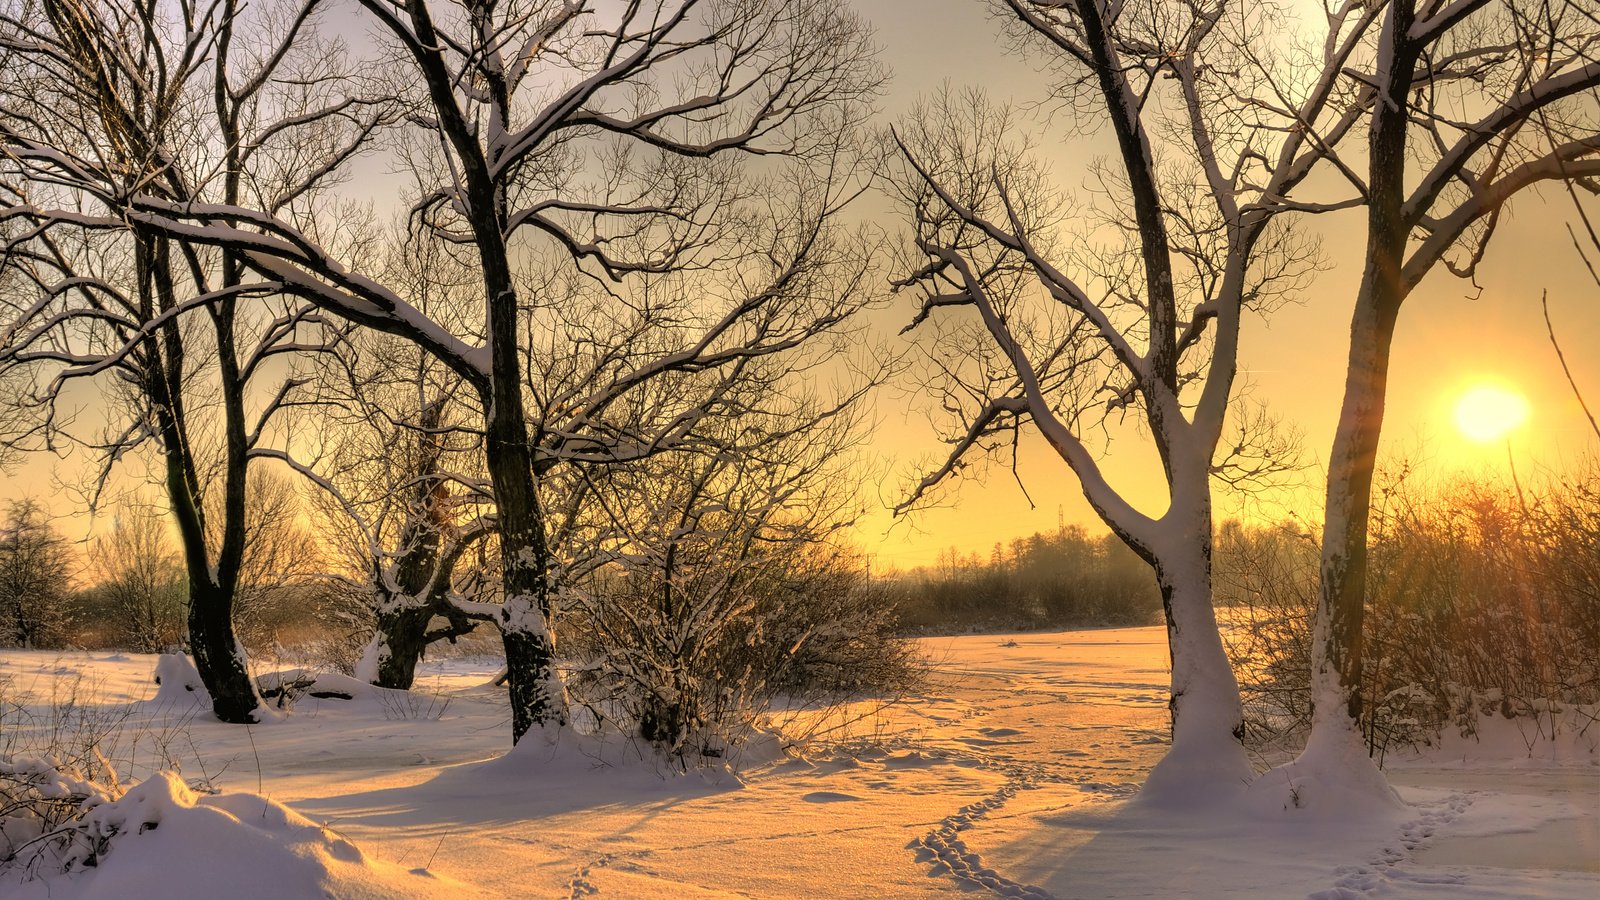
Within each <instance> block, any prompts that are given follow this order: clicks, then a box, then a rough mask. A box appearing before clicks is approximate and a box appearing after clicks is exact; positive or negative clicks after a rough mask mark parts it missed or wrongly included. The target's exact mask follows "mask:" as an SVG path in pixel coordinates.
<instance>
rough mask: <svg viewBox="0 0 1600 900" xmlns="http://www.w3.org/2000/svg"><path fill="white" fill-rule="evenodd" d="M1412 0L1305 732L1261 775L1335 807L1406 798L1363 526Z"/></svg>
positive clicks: (1376, 428)
mask: <svg viewBox="0 0 1600 900" xmlns="http://www.w3.org/2000/svg"><path fill="white" fill-rule="evenodd" d="M1415 7H1416V4H1415V0H1394V2H1393V3H1392V4H1391V5H1390V7H1389V11H1388V14H1387V15H1388V18H1387V20H1386V21H1385V22H1384V31H1383V34H1382V37H1381V38H1380V41H1379V49H1378V78H1379V83H1380V89H1381V96H1380V97H1379V98H1378V100H1377V102H1376V103H1375V104H1374V108H1373V113H1372V132H1371V137H1370V138H1369V139H1368V171H1369V187H1368V204H1367V250H1366V266H1365V268H1364V269H1363V271H1362V275H1361V288H1360V290H1359V292H1358V293H1357V294H1356V304H1355V312H1354V314H1353V315H1352V317H1351V320H1350V353H1349V359H1348V368H1347V370H1346V374H1345V390H1344V401H1343V404H1342V405H1341V407H1340V410H1339V427H1338V430H1337V431H1335V432H1334V437H1333V450H1332V452H1331V453H1330V455H1329V458H1328V497H1327V506H1326V507H1325V512H1324V516H1323V534H1322V568H1321V579H1320V582H1319V585H1318V589H1317V608H1316V612H1315V613H1314V615H1313V619H1312V628H1311V733H1310V735H1308V736H1307V738H1306V746H1305V749H1304V750H1302V751H1301V753H1300V755H1299V757H1297V758H1296V759H1295V760H1294V762H1292V763H1290V764H1288V765H1286V766H1282V767H1279V768H1277V769H1274V770H1273V771H1272V772H1269V773H1268V774H1267V775H1265V776H1263V777H1262V779H1261V782H1260V785H1259V787H1258V789H1257V790H1258V792H1259V793H1260V794H1261V795H1262V796H1263V797H1265V798H1266V804H1264V805H1268V806H1270V805H1271V804H1277V803H1281V804H1282V805H1283V807H1284V808H1290V807H1296V808H1311V809H1313V810H1317V811H1322V812H1331V813H1333V814H1335V815H1348V814H1350V813H1352V812H1360V813H1375V814H1381V813H1384V812H1387V811H1392V810H1393V809H1396V808H1399V807H1402V806H1403V805H1404V804H1403V802H1402V801H1401V800H1400V798H1399V796H1398V795H1396V794H1395V792H1394V790H1393V789H1392V788H1391V787H1389V784H1388V781H1387V780H1386V779H1385V778H1384V776H1383V773H1382V772H1380V771H1379V770H1378V767H1377V765H1376V764H1375V763H1374V762H1373V761H1372V759H1371V758H1370V756H1369V755H1368V754H1367V751H1366V747H1365V746H1364V742H1363V741H1362V739H1361V729H1360V726H1359V724H1358V723H1359V721H1360V718H1361V711H1362V710H1361V675H1362V651H1363V619H1364V617H1365V615H1364V614H1365V611H1366V594H1367V527H1368V519H1369V517H1370V514H1371V509H1372V480H1373V470H1374V468H1375V467H1376V463H1377V456H1378V440H1379V438H1380V436H1381V433H1382V429H1383V406H1384V400H1385V396H1386V393H1387V389H1388V381H1389V351H1390V346H1391V344H1392V343H1393V341H1394V328H1395V322H1396V320H1397V318H1398V317H1399V314H1400V305H1401V303H1402V302H1403V301H1404V300H1405V296H1406V289H1405V287H1404V285H1403V283H1402V280H1401V269H1402V267H1403V265H1404V261H1405V251H1406V241H1407V237H1408V235H1409V228H1408V227H1407V225H1406V222H1405V218H1404V215H1403V211H1402V205H1403V203H1404V200H1405V196H1406V193H1405V168H1406V129H1407V125H1408V122H1409V119H1408V112H1407V105H1408V102H1409V91H1410V88H1411V86H1412V83H1413V81H1414V73H1415V70H1416V67H1417V51H1416V48H1415V47H1413V46H1412V44H1411V42H1410V40H1409V39H1408V38H1407V36H1406V35H1407V34H1408V32H1409V31H1410V28H1411V25H1412V22H1413V21H1414V19H1415V12H1416V9H1415Z"/></svg>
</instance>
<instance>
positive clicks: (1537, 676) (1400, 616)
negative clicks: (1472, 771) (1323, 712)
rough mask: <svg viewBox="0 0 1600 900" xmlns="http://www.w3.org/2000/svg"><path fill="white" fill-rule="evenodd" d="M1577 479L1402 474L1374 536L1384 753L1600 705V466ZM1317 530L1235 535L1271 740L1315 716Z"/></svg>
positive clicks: (1373, 663) (1240, 587)
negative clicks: (1438, 478) (1311, 654)
mask: <svg viewBox="0 0 1600 900" xmlns="http://www.w3.org/2000/svg"><path fill="white" fill-rule="evenodd" d="M1576 471H1578V472H1579V474H1577V475H1575V476H1569V478H1568V479H1567V480H1565V481H1562V482H1553V483H1549V484H1544V485H1533V486H1529V485H1524V486H1523V489H1521V490H1518V489H1516V488H1515V487H1514V486H1506V485H1497V484H1492V483H1485V482H1472V481H1461V482H1455V483H1451V484H1447V485H1445V486H1443V487H1440V488H1436V489H1431V490H1427V489H1422V488H1418V487H1413V486H1411V485H1410V484H1408V483H1407V482H1406V481H1405V480H1404V479H1400V478H1393V479H1390V481H1389V482H1388V483H1386V484H1385V485H1384V486H1383V487H1382V488H1381V489H1380V490H1379V492H1378V498H1379V502H1378V504H1377V505H1376V507H1375V509H1374V512H1373V520H1372V529H1371V537H1370V551H1369V552H1370V567H1371V569H1370V575H1369V578H1368V595H1367V622H1366V634H1365V640H1366V645H1367V649H1366V667H1365V672H1364V684H1363V690H1362V701H1363V703H1362V717H1361V727H1362V729H1363V732H1364V734H1365V735H1366V738H1367V742H1368V745H1369V747H1370V748H1371V749H1372V750H1373V751H1374V752H1376V753H1381V752H1382V751H1383V749H1384V748H1385V747H1387V746H1390V745H1392V744H1396V743H1415V742H1423V741H1432V740H1433V739H1434V738H1435V737H1436V736H1437V735H1438V734H1439V733H1440V732H1441V730H1443V729H1445V728H1452V729H1456V730H1458V731H1460V732H1462V733H1470V732H1471V731H1473V730H1474V729H1475V728H1477V727H1478V723H1479V722H1480V721H1481V718H1482V716H1483V715H1484V714H1486V713H1492V714H1496V715H1500V716H1503V717H1506V718H1512V717H1525V718H1528V719H1530V720H1536V721H1538V722H1540V723H1541V728H1545V729H1547V730H1555V729H1557V728H1559V727H1562V724H1561V723H1564V722H1565V723H1568V724H1569V725H1570V722H1571V721H1572V720H1571V719H1570V717H1566V716H1564V715H1563V711H1564V710H1565V709H1568V708H1570V707H1574V706H1583V705H1588V704H1593V703H1596V702H1600V467H1597V466H1596V465H1593V464H1591V465H1590V466H1589V467H1588V468H1586V469H1580V470H1576ZM1313 537H1314V536H1310V535H1302V534H1299V533H1297V532H1296V531H1295V530H1294V529H1292V528H1290V529H1283V528H1280V529H1257V530H1251V529H1237V530H1234V531H1232V532H1229V531H1224V533H1223V534H1222V535H1220V536H1219V540H1218V542H1217V581H1218V593H1219V596H1221V597H1222V598H1223V599H1224V601H1225V602H1228V601H1231V602H1232V603H1233V604H1234V608H1233V610H1232V613H1233V616H1232V618H1233V620H1234V622H1235V627H1234V628H1232V629H1231V630H1230V640H1231V643H1232V647H1233V651H1234V657H1235V661H1236V665H1237V666H1238V668H1239V669H1240V672H1241V686H1242V687H1243V689H1244V691H1245V693H1246V696H1247V708H1248V709H1249V710H1250V711H1251V713H1252V714H1251V715H1250V716H1249V718H1250V720H1251V724H1252V727H1253V730H1254V731H1255V732H1256V733H1257V734H1258V736H1264V735H1268V734H1272V733H1279V732H1284V731H1294V730H1297V729H1298V728H1299V727H1301V726H1303V725H1304V724H1305V723H1306V721H1307V719H1308V717H1309V691H1308V686H1307V673H1308V671H1309V664H1308V648H1309V645H1310V636H1309V630H1310V626H1309V621H1310V612H1311V609H1312V606H1313V603H1314V600H1315V593H1316V589H1317V577H1316V576H1317V571H1316V569H1317V547H1316V542H1315V540H1314V539H1311V538H1313Z"/></svg>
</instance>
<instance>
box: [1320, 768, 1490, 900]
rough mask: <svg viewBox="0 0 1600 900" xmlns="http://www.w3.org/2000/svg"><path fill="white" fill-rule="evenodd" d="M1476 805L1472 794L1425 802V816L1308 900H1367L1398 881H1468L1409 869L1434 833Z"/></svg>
mask: <svg viewBox="0 0 1600 900" xmlns="http://www.w3.org/2000/svg"><path fill="white" fill-rule="evenodd" d="M1471 805H1472V797H1471V796H1470V795H1468V794H1451V795H1450V796H1448V797H1445V798H1443V799H1442V800H1435V801H1433V802H1431V803H1425V804H1422V805H1421V806H1420V807H1419V812H1421V815H1420V816H1418V817H1417V818H1415V819H1412V820H1411V821H1409V822H1406V823H1404V824H1403V825H1401V826H1400V829H1399V833H1398V834H1396V835H1395V838H1394V840H1392V841H1389V842H1387V843H1385V844H1384V845H1383V846H1382V847H1380V848H1379V849H1378V852H1377V854H1376V855H1375V856H1373V858H1372V859H1371V860H1370V861H1369V862H1368V863H1366V864H1365V865H1355V866H1340V867H1339V868H1337V869H1334V870H1333V874H1334V875H1335V876H1336V877H1337V880H1336V881H1334V884H1333V887H1331V888H1329V889H1328V890H1325V891H1317V892H1315V893H1313V894H1311V895H1310V896H1308V897H1307V898H1306V900H1366V898H1367V896H1368V895H1370V894H1372V893H1373V892H1376V891H1381V890H1382V889H1383V888H1384V887H1385V886H1386V885H1388V884H1392V883H1394V882H1411V883H1413V884H1465V883H1466V881H1467V876H1466V875H1465V874H1461V873H1455V872H1416V871H1411V870H1409V869H1407V868H1405V866H1404V864H1405V863H1408V862H1410V861H1411V859H1412V856H1413V854H1415V853H1416V851H1418V850H1421V849H1422V848H1424V847H1426V846H1428V843H1429V842H1430V841H1431V840H1433V835H1434V832H1435V831H1437V830H1438V829H1439V828H1440V827H1441V826H1444V825H1447V824H1449V823H1450V822H1453V821H1455V820H1456V818H1457V817H1459V816H1460V815H1461V814H1462V813H1463V812H1465V811H1466V809H1467V807H1469V806H1471Z"/></svg>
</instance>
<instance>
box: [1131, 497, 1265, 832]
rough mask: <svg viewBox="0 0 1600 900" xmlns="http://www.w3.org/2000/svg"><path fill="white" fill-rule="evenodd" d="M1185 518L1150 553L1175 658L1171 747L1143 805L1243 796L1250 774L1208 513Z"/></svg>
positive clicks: (1155, 772)
mask: <svg viewBox="0 0 1600 900" xmlns="http://www.w3.org/2000/svg"><path fill="white" fill-rule="evenodd" d="M1189 520H1190V527H1189V528H1187V529H1184V530H1183V533H1181V534H1173V535H1172V536H1171V540H1170V541H1169V542H1168V545H1167V546H1162V547H1159V548H1156V550H1157V552H1156V553H1155V554H1153V555H1154V557H1155V559H1154V565H1155V569H1156V581H1157V582H1158V584H1159V585H1160V588H1161V605H1162V609H1163V611H1164V613H1165V616H1166V625H1167V646H1168V648H1169V649H1170V652H1171V659H1172V698H1171V700H1170V701H1169V708H1170V709H1171V711H1172V749H1171V750H1169V751H1168V752H1167V755H1166V756H1165V757H1163V758H1162V760H1161V762H1159V763H1157V764H1156V767H1155V768H1154V769H1152V770H1151V772H1150V777H1149V778H1148V779H1147V780H1146V782H1145V785H1144V788H1143V790H1142V791H1141V792H1140V802H1141V803H1145V804H1155V805H1195V804H1203V803H1206V802H1209V801H1210V800H1212V799H1215V798H1217V797H1221V796H1226V795H1228V794H1231V793H1234V792H1236V791H1242V790H1243V789H1244V788H1245V786H1246V785H1248V784H1249V782H1250V780H1251V778H1252V777H1253V774H1254V773H1253V770H1252V769H1251V767H1250V761H1249V759H1248V758H1247V757H1246V756H1245V752H1244V745H1243V743H1242V741H1243V739H1244V711H1243V708H1242V706H1241V704H1240V701H1239V682H1238V680H1237V679H1235V678H1234V675H1233V666H1232V665H1231V664H1230V663H1229V661H1228V654H1227V650H1226V648H1224V646H1223V643H1222V634H1221V632H1220V631H1219V630H1218V628H1217V618H1216V613H1215V611H1214V610H1213V609H1212V607H1211V523H1210V516H1209V514H1203V513H1202V514H1197V515H1193V516H1190V517H1189ZM1169 524H1170V523H1169Z"/></svg>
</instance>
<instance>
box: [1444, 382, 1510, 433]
mask: <svg viewBox="0 0 1600 900" xmlns="http://www.w3.org/2000/svg"><path fill="white" fill-rule="evenodd" d="M1527 420H1528V401H1527V398H1525V397H1523V396H1522V395H1521V394H1520V393H1518V392H1516V391H1515V390H1512V389H1510V388H1507V387H1505V386H1503V385H1498V384H1480V385H1476V386H1474V387H1471V388H1468V389H1467V391H1466V393H1464V394H1462V395H1461V399H1460V400H1457V401H1456V428H1458V429H1460V431H1461V433H1462V434H1463V435H1465V436H1466V437H1467V438H1469V439H1471V440H1474V441H1478V442H1480V443H1487V442H1489V441H1494V440H1499V439H1500V438H1502V437H1505V436H1506V435H1507V434H1509V433H1510V432H1511V431H1513V430H1514V429H1516V428H1517V427H1519V426H1520V425H1522V423H1523V422H1526V421H1527Z"/></svg>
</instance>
